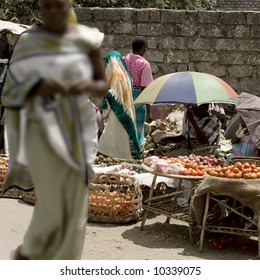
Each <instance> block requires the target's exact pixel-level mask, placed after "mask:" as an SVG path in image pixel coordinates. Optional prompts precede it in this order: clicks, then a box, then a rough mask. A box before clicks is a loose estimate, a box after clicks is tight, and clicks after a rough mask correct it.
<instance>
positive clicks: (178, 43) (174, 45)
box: [159, 37, 187, 50]
mask: <svg viewBox="0 0 260 280" xmlns="http://www.w3.org/2000/svg"><path fill="white" fill-rule="evenodd" d="M186 42H187V40H186V38H183V37H164V38H163V39H162V41H161V42H159V46H160V47H161V48H162V49H175V50H185V49H187V46H186Z"/></svg>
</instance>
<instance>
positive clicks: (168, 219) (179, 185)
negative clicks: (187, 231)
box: [165, 179, 182, 224]
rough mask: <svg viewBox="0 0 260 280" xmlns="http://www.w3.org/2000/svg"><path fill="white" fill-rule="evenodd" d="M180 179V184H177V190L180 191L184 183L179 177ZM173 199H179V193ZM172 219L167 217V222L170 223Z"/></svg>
mask: <svg viewBox="0 0 260 280" xmlns="http://www.w3.org/2000/svg"><path fill="white" fill-rule="evenodd" d="M178 180H179V182H178V186H177V192H179V191H180V190H181V185H182V179H178ZM173 201H174V202H176V201H177V195H176V196H175V197H174V199H173ZM170 220H171V218H170V217H167V219H166V221H165V223H167V224H169V223H170Z"/></svg>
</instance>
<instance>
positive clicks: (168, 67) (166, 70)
mask: <svg viewBox="0 0 260 280" xmlns="http://www.w3.org/2000/svg"><path fill="white" fill-rule="evenodd" d="M159 71H160V73H161V75H167V74H171V73H174V72H177V67H176V64H173V63H167V64H165V63H164V64H162V65H160V66H159Z"/></svg>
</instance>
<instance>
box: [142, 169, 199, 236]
mask: <svg viewBox="0 0 260 280" xmlns="http://www.w3.org/2000/svg"><path fill="white" fill-rule="evenodd" d="M142 168H143V169H144V170H145V171H146V172H148V173H151V174H153V182H152V185H151V188H150V192H149V197H148V199H146V200H145V201H144V205H143V209H144V215H143V219H142V223H141V227H140V229H141V230H143V229H144V226H145V222H146V219H147V216H148V213H149V212H152V213H154V214H157V215H158V214H159V215H164V216H166V217H167V221H168V222H169V220H170V219H171V218H172V219H177V220H181V221H184V222H188V223H189V225H190V227H189V230H190V239H191V241H193V237H192V224H193V220H192V216H191V214H192V212H191V207H190V205H187V206H182V205H179V204H178V203H177V198H178V196H179V195H181V194H183V192H184V191H183V190H182V189H181V186H182V181H183V180H187V181H190V182H191V183H192V188H191V196H192V195H193V192H194V190H195V188H196V187H197V185H198V183H199V182H200V181H201V180H202V179H203V176H184V175H177V174H161V173H158V172H156V171H155V170H154V169H153V168H151V167H149V166H147V165H146V164H142ZM157 176H162V177H168V178H171V179H179V184H178V186H177V188H176V189H175V190H174V191H172V192H170V193H167V194H163V195H154V192H155V186H156V179H157Z"/></svg>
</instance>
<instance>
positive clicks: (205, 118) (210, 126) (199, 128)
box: [183, 104, 221, 146]
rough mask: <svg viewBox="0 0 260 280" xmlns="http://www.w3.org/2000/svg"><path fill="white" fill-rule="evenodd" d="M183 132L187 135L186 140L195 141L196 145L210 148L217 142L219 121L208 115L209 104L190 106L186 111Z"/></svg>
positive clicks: (219, 128)
mask: <svg viewBox="0 0 260 280" xmlns="http://www.w3.org/2000/svg"><path fill="white" fill-rule="evenodd" d="M189 126H190V129H189ZM183 131H184V132H186V133H187V135H188V139H190V140H194V139H197V141H198V142H199V143H198V144H206V145H210V146H211V145H214V144H217V143H218V141H219V136H220V132H221V121H220V119H219V118H218V117H217V116H216V115H211V114H210V113H209V104H202V105H199V106H192V107H189V108H188V109H187V112H186V120H184V130H183Z"/></svg>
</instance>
